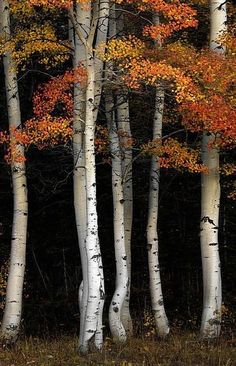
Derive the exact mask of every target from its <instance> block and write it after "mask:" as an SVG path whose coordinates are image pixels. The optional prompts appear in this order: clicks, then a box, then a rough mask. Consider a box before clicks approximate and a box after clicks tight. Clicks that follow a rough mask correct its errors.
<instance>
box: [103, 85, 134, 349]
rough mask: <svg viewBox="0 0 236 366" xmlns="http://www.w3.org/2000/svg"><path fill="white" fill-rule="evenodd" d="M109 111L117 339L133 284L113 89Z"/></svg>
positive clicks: (112, 315)
mask: <svg viewBox="0 0 236 366" xmlns="http://www.w3.org/2000/svg"><path fill="white" fill-rule="evenodd" d="M106 112H107V113H106V115H107V121H108V128H109V139H110V150H111V157H112V195H113V222H114V246H115V258H116V286H115V291H114V294H113V297H112V300H111V304H110V308H109V325H110V330H111V334H112V337H113V339H114V340H115V341H119V342H124V341H126V338H127V336H126V331H125V328H124V325H123V324H122V321H121V311H122V307H123V304H124V301H125V298H126V295H127V290H128V286H129V279H128V269H127V255H126V248H125V223H124V193H123V184H122V160H121V151H120V144H119V136H118V130H117V124H116V121H115V113H114V102H113V96H112V93H109V92H107V95H106Z"/></svg>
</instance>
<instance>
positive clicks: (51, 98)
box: [33, 67, 86, 117]
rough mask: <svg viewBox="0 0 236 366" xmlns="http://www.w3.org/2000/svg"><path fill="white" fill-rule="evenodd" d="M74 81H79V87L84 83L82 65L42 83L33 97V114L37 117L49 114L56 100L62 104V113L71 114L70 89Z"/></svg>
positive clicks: (84, 75)
mask: <svg viewBox="0 0 236 366" xmlns="http://www.w3.org/2000/svg"><path fill="white" fill-rule="evenodd" d="M74 83H80V86H81V88H82V87H83V85H84V84H85V83H86V72H85V70H84V69H83V68H82V67H78V68H77V69H76V70H73V71H72V70H70V71H66V72H65V73H64V74H63V75H61V76H57V77H55V78H53V79H52V80H50V81H49V82H47V83H45V84H42V85H41V86H40V87H39V88H38V90H37V92H36V93H35V95H34V97H33V106H34V114H35V116H37V117H40V116H44V115H45V114H50V113H52V112H53V111H54V108H55V106H56V105H57V103H58V102H60V103H61V105H62V111H61V112H62V113H63V114H64V115H67V116H72V114H73V98H72V90H73V85H74Z"/></svg>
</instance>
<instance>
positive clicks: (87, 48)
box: [69, 2, 105, 353]
mask: <svg viewBox="0 0 236 366" xmlns="http://www.w3.org/2000/svg"><path fill="white" fill-rule="evenodd" d="M99 6H100V7H102V3H101V4H99V2H95V3H92V2H90V4H87V5H86V6H84V5H81V7H80V5H79V4H77V7H76V15H75V14H74V13H73V10H72V9H70V10H69V16H70V20H71V23H72V24H73V27H74V32H75V34H76V52H75V66H77V65H78V62H79V61H80V62H81V64H82V66H84V67H85V69H86V72H87V84H86V87H85V90H84V91H83V90H81V89H80V88H79V86H77V85H75V106H74V119H75V121H74V135H75V136H74V138H73V146H74V156H75V172H74V184H75V188H74V194H75V200H76V202H75V209H76V210H77V213H76V214H77V229H78V234H79V236H80V237H81V238H80V237H79V240H80V251H81V260H82V270H83V282H82V284H81V286H80V289H79V298H80V311H81V324H80V337H79V351H80V352H81V353H87V352H88V351H89V349H90V348H91V347H93V346H94V347H95V348H96V349H101V347H102V344H103V325H102V313H103V305H104V296H105V294H104V292H105V289H104V276H103V266H102V258H101V252H100V244H99V238H98V219H97V197H96V161H95V124H96V120H95V119H96V113H95V109H96V107H95V89H96V71H95V57H94V50H93V46H94V37H95V35H97V36H98V33H99V30H98V29H97V26H98V24H99V22H98V20H99V14H101V8H99ZM78 176H79V178H78ZM81 202H82V206H81ZM80 210H83V212H80Z"/></svg>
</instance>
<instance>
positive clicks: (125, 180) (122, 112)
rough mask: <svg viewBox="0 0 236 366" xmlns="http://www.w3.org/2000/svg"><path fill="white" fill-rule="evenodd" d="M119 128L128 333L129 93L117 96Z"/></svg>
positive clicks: (124, 309) (123, 314)
mask: <svg viewBox="0 0 236 366" xmlns="http://www.w3.org/2000/svg"><path fill="white" fill-rule="evenodd" d="M117 121H118V130H119V131H120V132H121V136H120V139H119V142H120V150H121V159H122V160H121V167H122V184H123V192H124V227H125V251H126V256H127V269H128V277H129V281H128V288H127V294H126V297H125V301H124V303H123V306H122V309H121V320H122V324H123V326H124V328H125V330H126V332H127V334H128V335H132V333H133V324H132V319H131V316H130V286H131V234H132V221H133V180H132V146H129V145H128V140H129V139H130V138H131V129H130V118H129V101H128V94H127V93H125V95H118V96H117Z"/></svg>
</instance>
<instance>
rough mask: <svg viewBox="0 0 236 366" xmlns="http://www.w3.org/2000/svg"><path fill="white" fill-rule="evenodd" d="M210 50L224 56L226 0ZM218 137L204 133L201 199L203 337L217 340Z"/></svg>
mask: <svg viewBox="0 0 236 366" xmlns="http://www.w3.org/2000/svg"><path fill="white" fill-rule="evenodd" d="M210 9H211V32H210V48H211V50H212V51H214V52H218V53H224V47H221V45H220V44H219V43H218V37H219V36H220V35H221V34H222V32H224V31H226V20H227V13H226V4H225V1H223V0H218V1H216V0H211V1H210ZM212 141H214V136H213V135H211V134H208V133H204V134H203V140H202V161H203V163H204V164H205V165H206V166H207V167H208V169H209V173H208V174H203V173H202V198H201V232H200V238H201V255H202V270H203V313H202V323H201V336H202V337H204V338H216V337H218V336H219V334H220V324H221V304H222V288H221V269H220V257H219V241H218V227H219V208H220V175H219V150H218V149H217V148H209V146H208V144H209V142H212Z"/></svg>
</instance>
